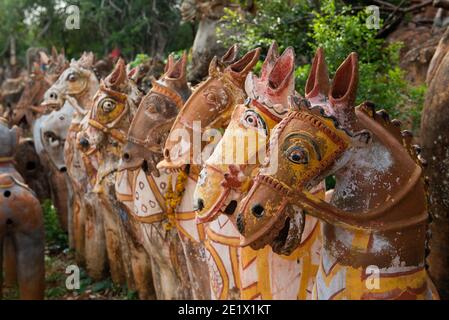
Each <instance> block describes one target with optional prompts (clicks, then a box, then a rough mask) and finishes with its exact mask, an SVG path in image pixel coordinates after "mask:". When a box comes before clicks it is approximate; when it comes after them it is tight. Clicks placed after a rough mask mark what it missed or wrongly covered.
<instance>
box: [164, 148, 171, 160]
mask: <svg viewBox="0 0 449 320" xmlns="http://www.w3.org/2000/svg"><path fill="white" fill-rule="evenodd" d="M164 158H166V159H168V158H170V150H168V149H167V148H165V149H164Z"/></svg>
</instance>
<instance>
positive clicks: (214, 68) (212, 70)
mask: <svg viewBox="0 0 449 320" xmlns="http://www.w3.org/2000/svg"><path fill="white" fill-rule="evenodd" d="M217 72H218V58H217V56H214V57H213V58H212V61H211V62H210V63H209V76H211V77H213V76H214V75H216V74H217Z"/></svg>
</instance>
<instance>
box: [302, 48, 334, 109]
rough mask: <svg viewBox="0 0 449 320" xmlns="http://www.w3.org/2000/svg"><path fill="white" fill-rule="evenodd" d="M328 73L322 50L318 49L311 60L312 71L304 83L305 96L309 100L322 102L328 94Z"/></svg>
mask: <svg viewBox="0 0 449 320" xmlns="http://www.w3.org/2000/svg"><path fill="white" fill-rule="evenodd" d="M329 87H330V83H329V72H328V70H327V65H326V61H325V59H324V49H323V48H321V47H320V48H318V50H317V51H316V53H315V57H314V58H313V63H312V69H311V70H310V74H309V78H308V79H307V82H306V88H305V96H306V98H307V99H311V100H315V99H316V100H322V98H324V97H326V96H327V94H328V93H329Z"/></svg>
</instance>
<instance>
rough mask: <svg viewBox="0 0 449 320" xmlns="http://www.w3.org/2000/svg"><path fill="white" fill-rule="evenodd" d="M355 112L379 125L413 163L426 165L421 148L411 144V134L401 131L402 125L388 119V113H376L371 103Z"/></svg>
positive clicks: (380, 111)
mask: <svg viewBox="0 0 449 320" xmlns="http://www.w3.org/2000/svg"><path fill="white" fill-rule="evenodd" d="M356 110H357V111H359V112H362V113H364V114H365V115H367V116H368V117H370V118H371V119H373V120H374V121H375V122H376V123H378V124H380V125H381V126H382V127H383V128H384V129H385V130H386V131H387V132H388V133H389V134H390V135H391V136H393V137H394V138H395V139H396V141H398V142H399V143H400V144H402V145H403V146H404V148H405V149H406V150H407V153H408V154H409V155H410V157H411V158H412V159H413V161H414V162H415V163H416V164H418V165H419V166H421V167H423V166H425V165H426V160H425V159H424V158H423V157H422V155H421V147H420V146H419V145H417V144H413V133H412V132H411V131H409V130H402V128H401V127H402V123H401V121H399V120H398V119H392V120H391V118H390V116H389V114H388V112H387V111H386V110H385V109H380V110H378V111H376V106H375V104H374V103H373V102H370V101H365V102H363V103H362V104H361V105H359V106H358V107H356Z"/></svg>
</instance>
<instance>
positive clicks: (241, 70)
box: [225, 48, 260, 86]
mask: <svg viewBox="0 0 449 320" xmlns="http://www.w3.org/2000/svg"><path fill="white" fill-rule="evenodd" d="M259 56H260V48H256V49H254V50H251V51H250V52H248V53H247V54H245V55H244V56H243V57H242V58H241V59H240V60H238V61H236V62H234V63H233V64H231V65H230V66H228V67H227V68H226V69H225V72H228V73H230V74H231V76H232V77H233V79H235V80H237V81H238V82H239V83H240V84H241V85H242V86H243V85H244V81H245V79H246V76H247V75H248V73H249V72H250V71H251V70H252V69H253V68H254V66H255V65H256V63H257V61H259Z"/></svg>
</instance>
